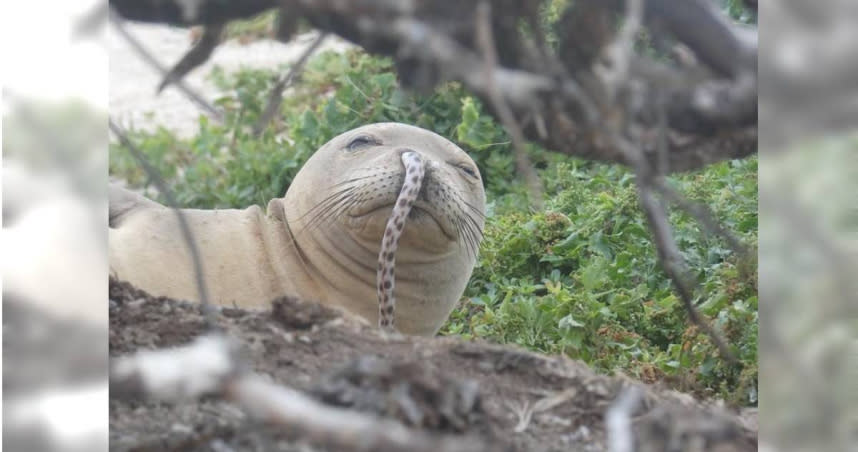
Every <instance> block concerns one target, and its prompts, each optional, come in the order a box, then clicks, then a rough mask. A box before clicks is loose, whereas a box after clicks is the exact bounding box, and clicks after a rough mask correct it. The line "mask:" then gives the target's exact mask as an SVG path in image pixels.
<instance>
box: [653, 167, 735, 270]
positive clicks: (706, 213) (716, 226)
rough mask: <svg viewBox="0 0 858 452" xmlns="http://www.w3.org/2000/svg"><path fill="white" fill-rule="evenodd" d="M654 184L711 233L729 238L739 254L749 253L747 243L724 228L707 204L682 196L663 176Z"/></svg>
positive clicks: (662, 193) (665, 197)
mask: <svg viewBox="0 0 858 452" xmlns="http://www.w3.org/2000/svg"><path fill="white" fill-rule="evenodd" d="M653 184H654V185H655V189H656V190H658V192H659V193H661V195H662V196H663V197H664V199H667V200H668V201H670V202H672V203H673V204H676V205H677V206H678V207H679V208H680V209H682V210H684V211H685V212H687V213H688V214H689V215H691V216H693V217H694V218H695V219H697V221H698V222H700V224H702V225H703V227H704V228H705V229H706V230H707V231H709V233H710V234H712V235H715V236H721V237H723V238H724V239H725V240H727V244H728V245H730V248H732V249H733V251H735V252H737V253H739V254H747V252H748V249H747V247H746V246H745V244H743V243H742V242H741V241H740V240H739V239H738V238H736V236H735V235H733V234H732V233H731V232H730V231H728V230H727V229H726V228H724V226H722V225H721V222H719V221H718V220H717V219H716V218H715V215H714V214H713V213H712V211H711V210H710V209H709V208H708V207H707V206H706V205H705V204H701V203H698V202H694V201H691V200H689V199H687V198H686V197H684V196H682V194H681V193H679V192H677V191H676V189H674V188H673V187H671V186H670V185H668V184H667V182H665V181H664V179H662V178H658V179H657V180H654V181H653Z"/></svg>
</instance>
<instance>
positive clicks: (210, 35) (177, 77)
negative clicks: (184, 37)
mask: <svg viewBox="0 0 858 452" xmlns="http://www.w3.org/2000/svg"><path fill="white" fill-rule="evenodd" d="M224 25H225V24H223V23H218V24H211V25H206V26H205V28H204V29H203V35H202V36H201V37H200V40H199V41H198V42H197V43H196V44H194V46H193V47H191V50H189V51H188V53H186V54H185V56H183V57H182V59H181V60H179V62H178V63H176V65H175V66H173V68H172V69H170V71H169V72H168V73H167V75H165V76H164V79H163V80H161V84H159V85H158V91H157V92H158V93H160V92H161V91H163V90H164V88H166V87H167V86H169V85H170V84H171V83H175V82H178V81H181V80H182V79H183V78H184V77H185V75H187V74H188V72H191V71H192V70H194V68H196V67H198V66H199V65H201V64H203V63H205V62H206V61H207V60H208V59H209V57H210V56H211V54H212V52H214V49H215V47H217V45H218V44H220V37H221V34H222V33H223V29H224Z"/></svg>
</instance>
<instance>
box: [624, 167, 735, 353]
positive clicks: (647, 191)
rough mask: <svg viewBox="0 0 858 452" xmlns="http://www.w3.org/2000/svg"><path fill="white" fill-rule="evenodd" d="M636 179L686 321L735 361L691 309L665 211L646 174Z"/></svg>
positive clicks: (682, 265)
mask: <svg viewBox="0 0 858 452" xmlns="http://www.w3.org/2000/svg"><path fill="white" fill-rule="evenodd" d="M636 179H637V187H638V198H639V199H640V204H641V207H642V208H643V210H644V213H645V214H646V217H647V223H648V224H649V228H650V231H651V232H652V235H653V239H654V240H655V245H656V251H657V252H658V258H659V261H660V262H661V266H662V268H664V270H665V272H666V273H667V276H668V277H670V279H671V280H672V281H673V286H674V288H676V292H677V293H678V294H679V298H680V299H681V300H682V304H683V305H684V306H685V310H686V311H687V312H688V318H689V319H690V320H691V322H692V323H694V324H695V325H697V327H698V328H700V329H701V330H703V332H704V333H706V334H707V335H708V336H709V338H710V339H711V340H712V342H714V343H715V346H717V347H718V350H719V351H720V352H721V356H722V357H724V359H726V360H727V361H730V362H736V357H735V356H734V355H733V352H732V351H730V348H729V347H728V346H727V344H726V342H724V339H722V338H721V336H720V335H719V334H718V332H717V331H715V330H714V329H713V328H712V326H710V325H709V323H708V322H706V320H705V319H703V318H702V317H701V315H700V312H698V311H697V308H696V307H695V306H694V301H693V300H692V297H693V293H694V289H693V286H692V284H691V283H689V281H688V279H689V276H688V274H687V270H686V268H685V262H684V260H683V258H682V255H681V254H680V253H679V247H678V246H677V245H676V240H675V239H674V238H673V232H672V230H671V228H670V223H669V222H668V220H667V210H666V209H665V208H664V205H662V204H661V203H660V202H659V201H658V200H657V199H656V198H655V195H654V193H653V188H652V182H651V181H650V180H648V178H647V176H646V175H645V174H641V173H640V172H638V175H637V177H636Z"/></svg>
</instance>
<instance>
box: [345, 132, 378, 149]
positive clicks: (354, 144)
mask: <svg viewBox="0 0 858 452" xmlns="http://www.w3.org/2000/svg"><path fill="white" fill-rule="evenodd" d="M371 144H378V141H377V140H375V139H374V138H372V137H370V136H368V135H358V136H356V137H354V138H352V141H349V144H347V145H346V149H348V150H349V151H356V150H358V149H360V148H362V147H364V146H369V145H371Z"/></svg>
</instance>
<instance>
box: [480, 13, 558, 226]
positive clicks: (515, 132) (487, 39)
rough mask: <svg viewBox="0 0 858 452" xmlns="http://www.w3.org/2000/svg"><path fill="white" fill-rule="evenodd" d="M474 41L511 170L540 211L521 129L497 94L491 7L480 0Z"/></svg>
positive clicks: (538, 193)
mask: <svg viewBox="0 0 858 452" xmlns="http://www.w3.org/2000/svg"><path fill="white" fill-rule="evenodd" d="M476 19H477V22H476V29H477V41H478V45H479V47H480V49H481V50H482V54H483V59H484V61H485V64H484V66H485V70H484V73H485V85H486V91H487V92H488V96H489V99H490V100H491V102H492V105H493V106H494V109H495V110H496V111H497V112H498V116H499V117H500V119H501V123H502V124H503V126H504V128H505V129H506V130H507V132H508V133H509V136H510V138H511V139H512V146H513V152H514V154H515V169H516V171H517V172H518V174H519V175H520V176H521V177H522V178H523V179H524V181H525V183H526V184H527V188H528V190H529V194H530V203H531V205H532V206H533V207H534V209H536V210H542V206H543V202H542V196H543V189H542V181H541V180H540V179H539V175H538V174H536V169H534V168H533V163H532V162H531V161H530V157H529V156H528V155H527V149H526V148H525V145H526V142H525V139H524V135H523V134H522V132H521V127H520V126H519V124H518V122H517V121H516V119H515V117H514V116H513V114H512V110H510V108H509V106H508V105H507V104H506V101H505V100H504V98H503V97H502V96H501V95H500V93H499V92H498V89H497V86H496V84H495V67H497V51H496V49H495V40H494V37H493V36H492V29H491V23H490V20H491V6H490V5H489V3H488V2H486V1H485V0H483V1H481V2H480V4H479V6H477V15H476Z"/></svg>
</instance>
